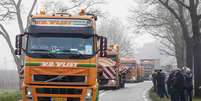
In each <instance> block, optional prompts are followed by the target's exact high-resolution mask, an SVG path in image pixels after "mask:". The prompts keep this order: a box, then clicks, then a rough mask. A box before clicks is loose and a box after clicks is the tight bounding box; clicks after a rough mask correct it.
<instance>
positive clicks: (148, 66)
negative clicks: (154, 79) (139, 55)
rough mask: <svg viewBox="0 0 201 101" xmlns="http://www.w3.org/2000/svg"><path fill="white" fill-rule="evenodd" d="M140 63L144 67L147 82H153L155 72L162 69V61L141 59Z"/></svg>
mask: <svg viewBox="0 0 201 101" xmlns="http://www.w3.org/2000/svg"><path fill="white" fill-rule="evenodd" d="M140 63H141V66H143V67H144V79H145V80H151V75H152V73H153V72H154V70H155V69H158V68H160V59H141V60H140Z"/></svg>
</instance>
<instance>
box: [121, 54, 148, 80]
mask: <svg viewBox="0 0 201 101" xmlns="http://www.w3.org/2000/svg"><path fill="white" fill-rule="evenodd" d="M121 65H122V66H125V67H127V68H128V72H127V73H126V76H125V81H126V82H127V83H131V82H141V81H143V76H144V69H143V67H142V66H140V65H139V64H138V63H137V61H136V60H135V59H134V58H131V57H127V56H126V57H123V58H121Z"/></svg>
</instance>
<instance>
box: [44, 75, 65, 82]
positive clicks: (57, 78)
mask: <svg viewBox="0 0 201 101" xmlns="http://www.w3.org/2000/svg"><path fill="white" fill-rule="evenodd" d="M64 77H65V76H60V75H59V76H57V77H55V78H51V79H48V80H46V81H45V82H51V81H55V80H61V79H62V78H64Z"/></svg>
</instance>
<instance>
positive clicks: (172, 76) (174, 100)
mask: <svg viewBox="0 0 201 101" xmlns="http://www.w3.org/2000/svg"><path fill="white" fill-rule="evenodd" d="M176 72H177V71H172V72H171V73H170V74H169V77H168V80H167V88H168V94H169V95H170V99H171V101H178V95H177V91H176V89H175V88H174V84H175V81H176Z"/></svg>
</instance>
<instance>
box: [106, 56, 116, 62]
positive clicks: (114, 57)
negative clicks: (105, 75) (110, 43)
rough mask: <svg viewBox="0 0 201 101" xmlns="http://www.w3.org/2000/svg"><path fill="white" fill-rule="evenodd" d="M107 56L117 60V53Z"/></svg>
mask: <svg viewBox="0 0 201 101" xmlns="http://www.w3.org/2000/svg"><path fill="white" fill-rule="evenodd" d="M107 57H108V58H110V59H112V60H113V61H117V55H108V56H107Z"/></svg>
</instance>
